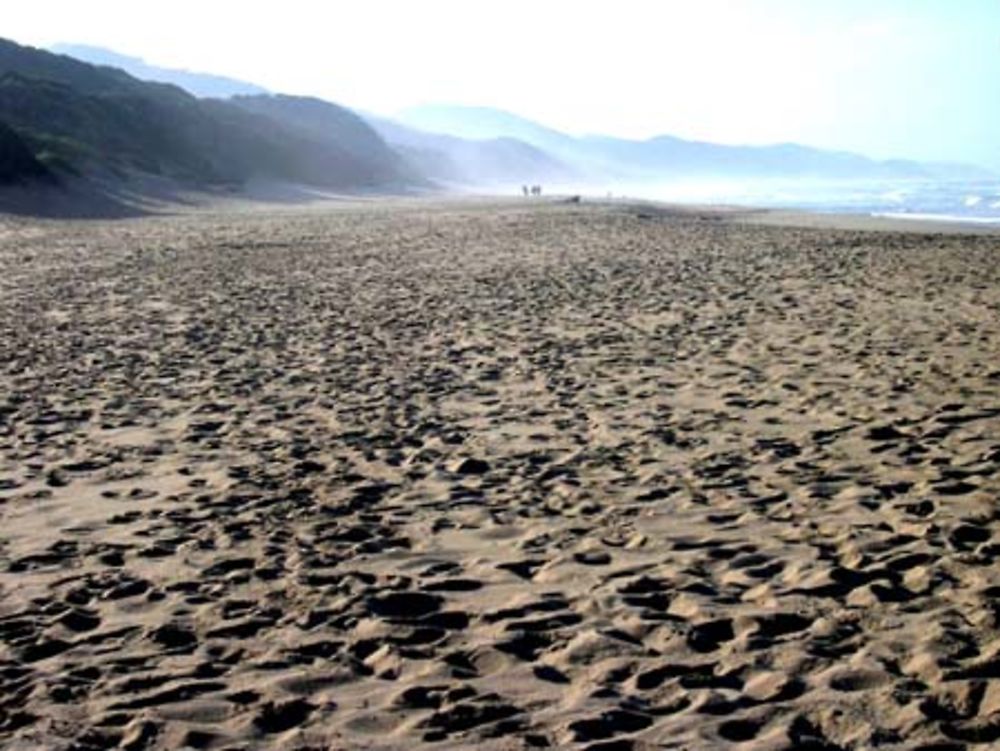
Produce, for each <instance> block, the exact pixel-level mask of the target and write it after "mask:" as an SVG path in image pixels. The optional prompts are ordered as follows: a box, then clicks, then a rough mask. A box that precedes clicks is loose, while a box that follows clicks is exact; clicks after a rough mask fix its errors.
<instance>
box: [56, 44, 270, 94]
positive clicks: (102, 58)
mask: <svg viewBox="0 0 1000 751" xmlns="http://www.w3.org/2000/svg"><path fill="white" fill-rule="evenodd" d="M49 50H50V51H51V52H55V53H57V54H60V55H68V56H70V57H74V58H76V59H77V60H82V61H84V62H87V63H91V64H93V65H100V66H106V67H111V68H119V69H121V70H123V71H125V72H126V73H128V74H129V75H131V76H134V77H135V78H138V79H141V80H143V81H159V82H160V83H169V84H173V85H174V86H178V87H180V88H182V89H184V90H185V91H187V92H188V93H189V94H193V95H194V96H196V97H202V98H215V99H225V98H228V97H233V96H257V95H261V94H267V93H268V91H267V89H265V88H263V87H261V86H257V85H256V84H253V83H248V82H246V81H240V80H238V79H235V78H228V77H226V76H217V75H213V74H211V73H196V72H193V71H189V70H178V69H175V68H161V67H159V66H157V65H150V64H149V63H147V62H146V61H145V60H142V59H140V58H138V57H129V56H128V55H121V54H119V53H117V52H114V51H112V50H108V49H104V48H103V47H92V46H90V45H86V44H56V45H53V46H52V47H50V48H49Z"/></svg>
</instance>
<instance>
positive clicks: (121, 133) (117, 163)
mask: <svg viewBox="0 0 1000 751" xmlns="http://www.w3.org/2000/svg"><path fill="white" fill-rule="evenodd" d="M271 99H272V98H270V97H253V98H251V100H243V99H239V100H235V101H229V100H221V99H197V98H195V97H194V96H192V95H190V94H188V93H187V92H185V91H183V90H182V89H180V88H178V87H176V86H173V85H169V84H162V83H150V82H145V81H140V80H138V79H136V78H133V77H132V76H130V75H128V74H127V73H125V72H124V71H120V70H117V69H114V68H108V67H97V66H94V65H90V64H88V63H84V62H81V61H79V60H75V59H73V58H71V57H67V56H64V55H56V54H53V53H50V52H45V51H42V50H37V49H33V48H30V47H22V46H20V45H17V44H15V43H13V42H9V41H5V40H0V122H4V123H6V124H7V125H8V126H10V128H11V129H12V130H13V131H14V133H15V134H16V136H17V138H18V139H19V140H20V141H21V143H23V144H24V145H26V146H27V147H28V149H29V150H30V152H31V155H32V156H33V158H34V159H35V160H36V161H38V162H39V163H40V164H42V165H44V166H45V167H46V168H47V169H49V170H51V171H52V172H54V173H55V174H57V175H63V176H66V175H74V174H75V175H83V176H87V177H96V178H102V179H108V178H114V179H119V180H121V179H128V178H129V177H130V176H131V175H137V176H142V175H145V176H155V177H157V178H166V179H169V180H176V181H180V182H184V183H188V184H192V185H199V186H208V185H230V186H231V185H240V184H242V183H244V182H245V181H247V180H250V179H253V178H263V179H269V180H281V181H288V182H297V183H306V184H310V185H315V186H319V187H324V188H331V189H337V190H344V191H352V190H367V189H379V190H386V189H400V188H406V187H412V186H415V185H421V184H423V181H422V179H421V178H420V177H419V176H418V175H417V174H415V172H414V170H413V169H412V167H410V166H409V165H408V164H407V163H406V162H405V161H404V160H403V159H402V158H401V157H400V156H399V155H398V154H396V153H395V152H394V151H392V149H390V148H389V147H388V146H387V145H386V143H385V142H384V141H383V140H382V139H381V138H380V137H379V136H378V134H377V133H375V132H374V131H373V130H372V129H371V128H370V127H369V126H368V125H367V124H366V123H365V122H364V121H363V120H361V119H360V118H359V117H357V116H356V115H354V114H353V113H351V112H350V111H349V110H346V109H344V108H342V107H338V106H337V105H334V104H329V103H321V102H318V100H300V99H296V98H294V97H277V98H273V101H271ZM303 111H305V112H310V113H313V114H312V117H314V118H315V119H316V122H317V123H318V122H320V121H321V122H323V123H325V127H307V125H306V124H305V123H304V122H303V115H302V112H303ZM8 140H9V139H8ZM11 143H13V141H12V142H11ZM11 148H14V149H16V146H12V147H11ZM11 153H14V152H11Z"/></svg>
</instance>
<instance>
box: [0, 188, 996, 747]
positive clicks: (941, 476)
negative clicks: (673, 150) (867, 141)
mask: <svg viewBox="0 0 1000 751" xmlns="http://www.w3.org/2000/svg"><path fill="white" fill-rule="evenodd" d="M751 219H753V221H751ZM998 253H1000V250H998V245H997V238H996V236H995V235H987V234H982V235H957V234H943V233H939V232H930V231H922V230H921V231H912V232H902V231H896V230H894V229H892V228H890V229H887V230H885V231H880V232H870V231H861V230H856V229H836V228H822V227H793V226H764V225H761V224H759V223H757V218H755V217H754V218H752V217H749V216H747V215H743V214H741V213H739V212H729V213H724V212H716V211H712V210H709V209H697V210H671V209H665V208H653V207H642V208H639V207H632V206H625V205H618V206H615V205H609V206H599V205H593V206H592V205H587V204H586V203H584V204H560V203H556V202H545V201H535V202H528V201H523V202H522V201H508V202H486V201H467V202H463V203H431V202H425V201H415V200H414V201H398V202H388V201H372V202H369V203H364V204H361V203H354V204H352V203H349V202H346V201H345V202H343V203H342V204H340V205H339V206H338V207H336V208H333V207H329V206H328V207H325V208H319V209H317V208H315V207H313V208H309V209H305V208H302V207H295V206H290V207H287V208H286V209H284V210H279V209H271V210H268V211H256V212H254V211H242V212H240V213H238V214H234V213H232V212H229V211H223V210H220V211H218V212H209V211H201V212H199V213H197V214H194V213H192V214H180V215H176V216H147V217H141V218H133V219H123V220H119V221H90V222H86V223H84V222H76V221H62V222H52V221H41V220H26V219H16V218H10V217H7V218H3V219H2V220H0V267H2V268H3V269H4V273H3V274H2V275H0V526H2V529H3V535H2V537H0V675H2V680H0V746H2V747H4V748H11V749H36V748H49V749H68V748H73V749H81V750H86V749H106V748H123V749H177V748H184V747H190V748H198V749H237V748H239V749H243V748H252V749H265V748H281V749H303V750H304V749H320V748H322V749H398V748H410V749H412V748H429V749H430V748H433V749H457V748H477V749H498V750H499V749H521V748H545V747H548V748H579V749H589V751H615V750H618V749H633V750H635V751H639V750H641V749H655V748H685V749H714V748H724V747H730V746H733V747H739V748H759V749H803V748H811V749H867V748H875V747H878V748H890V749H903V748H906V749H918V748H919V749H932V748H935V749H945V748H947V749H959V748H986V747H989V746H990V745H992V744H995V743H997V742H1000V688H998V686H1000V684H998V683H997V680H996V677H997V675H998V672H997V666H998V664H1000V663H998V660H1000V656H998V654H1000V653H998V646H1000V629H998V624H997V613H998V602H1000V599H998V598H1000V568H998V566H997V556H998V554H1000V537H997V538H995V537H994V535H995V534H998V533H1000V514H998V512H997V503H996V501H997V497H998V493H1000V437H998V436H1000V399H998V389H1000V315H998V313H1000V264H998V263H997V260H998Z"/></svg>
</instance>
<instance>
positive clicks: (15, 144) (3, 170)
mask: <svg viewBox="0 0 1000 751" xmlns="http://www.w3.org/2000/svg"><path fill="white" fill-rule="evenodd" d="M51 177H52V175H51V173H50V172H49V170H48V169H47V168H46V167H45V165H44V164H42V163H41V162H40V161H39V160H38V159H36V158H35V155H34V153H33V152H32V150H31V148H30V147H29V146H28V144H26V143H25V142H24V140H23V139H22V138H21V137H20V136H19V135H18V134H17V133H15V132H14V131H13V130H12V129H11V128H9V127H7V126H6V125H4V124H3V123H0V185H11V184H20V183H24V182H28V181H49V180H51Z"/></svg>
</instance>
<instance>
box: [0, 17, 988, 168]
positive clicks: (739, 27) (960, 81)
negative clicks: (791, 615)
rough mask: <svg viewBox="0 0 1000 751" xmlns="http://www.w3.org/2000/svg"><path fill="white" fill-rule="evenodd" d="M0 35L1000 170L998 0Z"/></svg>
mask: <svg viewBox="0 0 1000 751" xmlns="http://www.w3.org/2000/svg"><path fill="white" fill-rule="evenodd" d="M4 5H5V6H7V7H4V9H3V22H2V27H0V36H4V37H9V38H12V39H14V40H15V41H18V42H21V43H26V44H33V45H36V46H47V45H50V44H53V43H56V42H76V43H86V44H94V45H99V46H104V47H108V48H111V49H114V50H115V51H118V52H123V53H126V54H130V55H135V56H138V57H142V58H145V59H146V60H147V61H148V62H151V63H155V64H159V65H167V66H174V67H184V68H188V69H194V70H203V71H207V72H213V73H222V74H226V75H231V76H234V77H238V78H243V79H246V80H249V81H253V82H255V83H258V84H261V85H263V86H266V87H267V88H269V89H272V90H275V91H281V92H287V93H295V94H313V95H317V96H322V97H324V98H327V99H331V100H333V101H336V102H339V103H342V104H346V105H348V106H351V107H355V108H360V109H368V110H372V111H376V112H381V113H391V112H393V111H396V110H398V109H401V108H403V107H406V106H409V105H413V104H420V103H429V102H442V103H461V104H475V105H489V106H495V107H500V108H503V109H508V110H511V111H514V112H517V113H519V114H523V115H525V116H527V117H530V118H532V119H536V120H539V121H541V122H543V123H545V124H548V125H551V126H553V127H556V128H560V129H562V130H567V131H570V132H575V133H582V132H601V133H608V134H612V135H620V136H627V137H648V136H652V135H656V134H661V133H670V134H674V135H678V136H683V137H688V138H700V139H704V140H712V141H720V142H727V143H770V142H779V141H797V142H801V143H807V144H812V145H817V146H826V147H836V148H845V149H851V150H856V151H861V152H863V153H867V154H870V155H872V156H876V157H895V156H900V157H914V158H924V159H962V160H966V161H975V162H979V163H982V164H989V165H992V166H994V167H998V168H1000V0H743V1H742V2H741V1H739V0H659V1H657V0H647V1H640V0H600V1H594V2H586V0H575V1H574V0H566V1H563V0H357V1H356V2H355V1H353V0H345V1H343V2H335V1H333V2H319V1H318V0H280V2H278V1H276V0H261V1H260V2H256V1H254V0H241V1H240V2H235V1H232V2H231V1H228V0H170V1H169V2H163V1H161V2H143V1H141V0H6V2H5V3H4Z"/></svg>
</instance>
